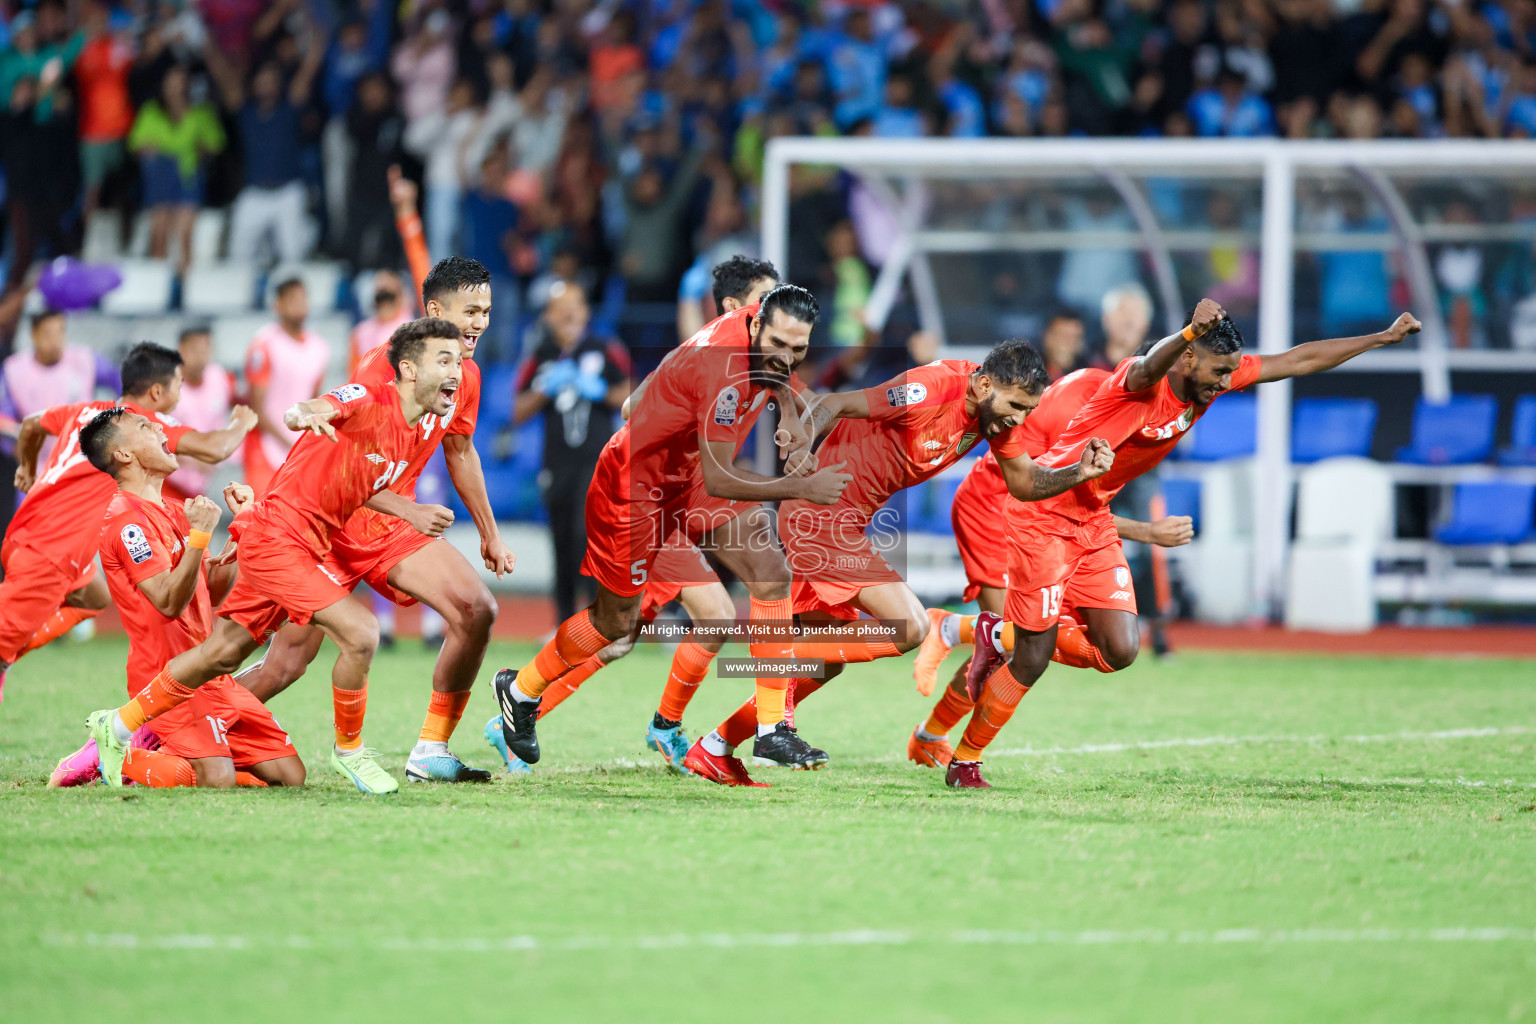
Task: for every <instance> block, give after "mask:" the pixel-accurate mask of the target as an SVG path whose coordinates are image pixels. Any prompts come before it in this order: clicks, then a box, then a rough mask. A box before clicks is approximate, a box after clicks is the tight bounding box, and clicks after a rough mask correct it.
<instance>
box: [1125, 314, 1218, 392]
mask: <svg viewBox="0 0 1536 1024" xmlns="http://www.w3.org/2000/svg"><path fill="white" fill-rule="evenodd" d="M1226 315H1227V311H1226V310H1224V309H1222V308H1221V304H1220V303H1218V302H1217V301H1216V300H1215V299H1201V300H1200V304H1199V305H1198V306H1196V307H1195V315H1194V316H1193V317H1191V318H1190V321H1189V325H1188V326H1187V327H1185V328H1184V329H1183V330H1182V331H1180V332H1179V333H1178V334H1170V335H1169V336H1168V337H1166V338H1164V339H1163V340H1162V341H1160V342H1158V343H1157V344H1156V345H1153V346H1152V349H1151V351H1149V352H1148V353H1147V354H1146V355H1144V356H1141V357H1139V358H1138V359H1137V360H1136V362H1135V363H1134V364H1132V366H1131V368H1130V369H1129V370H1127V371H1126V374H1125V390H1127V391H1145V390H1146V389H1147V388H1149V387H1151V386H1152V385H1154V384H1156V383H1157V382H1158V381H1160V380H1162V379H1163V378H1164V377H1166V376H1168V371H1169V370H1171V369H1173V364H1174V363H1176V362H1178V361H1179V357H1180V356H1182V355H1183V354H1184V353H1185V352H1186V351H1187V350H1188V349H1189V346H1190V345H1192V344H1194V341H1195V339H1196V338H1198V337H1200V336H1201V335H1202V334H1204V333H1205V332H1206V331H1209V330H1210V329H1211V328H1212V327H1215V326H1216V324H1217V323H1218V322H1219V321H1220V320H1221V319H1222V318H1223V317H1225V316H1226Z"/></svg>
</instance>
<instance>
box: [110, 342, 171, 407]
mask: <svg viewBox="0 0 1536 1024" xmlns="http://www.w3.org/2000/svg"><path fill="white" fill-rule="evenodd" d="M181 363H182V359H181V353H180V352H177V351H176V350H174V349H169V348H166V347H165V346H164V345H156V344H155V343H154V342H152V341H141V342H139V343H138V344H137V345H135V346H133V348H131V349H129V350H128V354H127V355H126V356H124V357H123V365H122V374H123V394H124V395H142V394H144V393H145V392H146V391H148V390H149V389H150V388H152V387H154V386H155V385H156V384H164V385H166V386H167V387H169V386H170V383H171V380H172V379H173V378H174V377H175V376H176V367H178V366H180V365H181Z"/></svg>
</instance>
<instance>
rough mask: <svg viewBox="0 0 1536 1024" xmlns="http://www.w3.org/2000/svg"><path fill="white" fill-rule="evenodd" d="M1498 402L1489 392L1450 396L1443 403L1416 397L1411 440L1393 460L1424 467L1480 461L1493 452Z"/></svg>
mask: <svg viewBox="0 0 1536 1024" xmlns="http://www.w3.org/2000/svg"><path fill="white" fill-rule="evenodd" d="M1498 418H1499V403H1498V400H1497V399H1496V398H1494V397H1493V396H1492V395H1454V396H1452V398H1451V399H1450V401H1448V402H1446V403H1445V404H1444V405H1436V404H1435V403H1433V402H1430V401H1427V400H1425V399H1423V398H1420V399H1419V401H1418V404H1417V405H1416V406H1415V407H1414V410H1413V443H1411V444H1409V445H1408V446H1407V447H1405V448H1399V449H1398V451H1397V461H1399V462H1412V463H1415V464H1418V465H1425V466H1455V465H1465V464H1467V463H1471V462H1482V461H1483V460H1484V459H1486V458H1488V456H1489V455H1490V454H1491V453H1492V452H1493V432H1494V427H1495V425H1496V424H1497V422H1498Z"/></svg>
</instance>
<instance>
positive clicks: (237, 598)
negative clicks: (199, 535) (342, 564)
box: [218, 519, 352, 643]
mask: <svg viewBox="0 0 1536 1024" xmlns="http://www.w3.org/2000/svg"><path fill="white" fill-rule="evenodd" d="M237 530H238V532H236V531H237ZM230 531H231V533H233V534H235V539H236V541H237V542H238V543H239V545H240V556H239V557H240V576H239V578H238V579H237V580H235V585H234V587H233V588H231V589H230V592H229V596H228V597H226V598H225V599H224V603H223V604H221V605H219V611H218V614H219V615H220V616H221V617H222V618H226V619H231V620H233V621H235V622H237V623H239V624H240V625H242V626H244V627H245V629H246V631H247V632H249V633H250V634H251V636H252V637H254V638H255V639H256V640H257V641H258V642H261V643H265V642H266V641H267V639H268V638H269V637H270V636H271V635H272V634H273V633H274V632H276V631H277V628H278V627H279V626H281V625H282V624H283V623H284V622H292V623H294V624H295V625H299V626H307V625H309V621H310V619H312V618H313V617H314V614H315V612H317V611H320V610H321V609H322V608H329V607H330V606H331V605H333V604H335V603H336V602H338V601H344V600H346V598H347V597H348V595H350V594H351V593H352V590H351V587H349V586H345V585H343V583H342V581H341V578H340V577H338V576H337V575H336V573H335V569H334V568H331V569H328V568H326V567H325V566H324V565H321V564H320V563H318V562H316V561H315V558H314V555H313V554H311V553H310V552H309V550H308V548H307V547H306V546H305V545H304V544H303V542H301V541H300V540H299V539H298V538H296V537H294V536H293V535H292V534H290V533H288V532H287V531H286V530H284V529H282V528H281V527H279V526H276V525H271V524H267V523H264V522H249V521H247V522H244V523H242V522H241V520H239V519H237V520H236V521H235V522H234V523H233V524H231V526H230Z"/></svg>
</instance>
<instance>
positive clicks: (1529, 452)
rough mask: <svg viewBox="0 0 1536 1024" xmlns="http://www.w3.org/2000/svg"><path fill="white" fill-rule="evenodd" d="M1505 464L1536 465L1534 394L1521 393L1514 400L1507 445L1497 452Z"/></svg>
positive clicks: (1535, 407) (1535, 405)
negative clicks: (1513, 417) (1512, 424)
mask: <svg viewBox="0 0 1536 1024" xmlns="http://www.w3.org/2000/svg"><path fill="white" fill-rule="evenodd" d="M1499 461H1500V462H1501V463H1503V464H1504V465H1506V466H1536V395H1521V396H1520V398H1519V399H1518V400H1517V401H1516V402H1515V423H1514V427H1513V429H1512V430H1510V432H1509V447H1508V448H1505V449H1504V450H1503V451H1501V452H1499Z"/></svg>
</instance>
